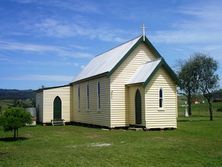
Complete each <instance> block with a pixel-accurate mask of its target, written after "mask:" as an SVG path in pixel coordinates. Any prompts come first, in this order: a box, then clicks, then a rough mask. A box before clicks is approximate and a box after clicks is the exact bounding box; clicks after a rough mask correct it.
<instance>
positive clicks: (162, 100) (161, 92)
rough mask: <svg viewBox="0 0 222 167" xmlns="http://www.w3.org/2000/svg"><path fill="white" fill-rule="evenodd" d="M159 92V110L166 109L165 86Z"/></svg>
mask: <svg viewBox="0 0 222 167" xmlns="http://www.w3.org/2000/svg"><path fill="white" fill-rule="evenodd" d="M158 94H159V98H158V106H159V110H163V109H164V105H163V102H164V94H163V88H160V89H159V92H158Z"/></svg>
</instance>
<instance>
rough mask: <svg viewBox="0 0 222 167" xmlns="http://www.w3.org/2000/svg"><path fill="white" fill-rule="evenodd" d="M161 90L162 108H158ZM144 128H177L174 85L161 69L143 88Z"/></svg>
mask: <svg viewBox="0 0 222 167" xmlns="http://www.w3.org/2000/svg"><path fill="white" fill-rule="evenodd" d="M160 88H162V90H163V107H162V108H159V90H160ZM145 102H146V103H145V113H146V115H145V119H146V128H148V129H151V128H176V127H177V120H176V117H177V92H176V84H175V82H174V81H173V80H172V79H171V78H170V76H169V75H168V74H167V72H166V71H165V69H164V68H163V67H161V68H160V69H159V70H158V71H157V72H156V73H155V75H154V76H153V78H152V79H151V80H150V82H149V83H148V85H147V86H146V87H145Z"/></svg>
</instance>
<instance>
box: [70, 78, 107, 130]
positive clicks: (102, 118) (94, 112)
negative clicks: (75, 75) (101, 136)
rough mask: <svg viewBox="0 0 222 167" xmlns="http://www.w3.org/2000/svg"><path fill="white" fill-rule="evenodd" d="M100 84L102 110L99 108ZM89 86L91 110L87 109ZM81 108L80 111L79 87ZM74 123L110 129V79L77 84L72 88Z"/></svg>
mask: <svg viewBox="0 0 222 167" xmlns="http://www.w3.org/2000/svg"><path fill="white" fill-rule="evenodd" d="M98 82H100V109H98V107H97V84H98ZM87 84H88V85H89V109H88V108H87V92H86V91H87ZM79 86H80V108H79V110H78V87H79ZM72 94H73V102H72V103H73V104H72V105H73V121H74V122H81V123H87V124H94V125H100V126H107V127H110V84H109V78H108V77H101V78H96V79H92V80H89V81H85V82H81V83H76V84H74V85H73V88H72Z"/></svg>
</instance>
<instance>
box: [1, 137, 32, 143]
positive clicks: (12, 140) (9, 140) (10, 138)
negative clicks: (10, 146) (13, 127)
mask: <svg viewBox="0 0 222 167" xmlns="http://www.w3.org/2000/svg"><path fill="white" fill-rule="evenodd" d="M28 139H29V138H27V137H18V138H17V139H14V138H13V137H2V138H0V141H3V142H16V141H23V140H28Z"/></svg>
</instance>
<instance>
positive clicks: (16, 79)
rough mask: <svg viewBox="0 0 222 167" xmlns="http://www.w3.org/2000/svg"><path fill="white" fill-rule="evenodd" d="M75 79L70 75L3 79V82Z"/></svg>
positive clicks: (24, 76)
mask: <svg viewBox="0 0 222 167" xmlns="http://www.w3.org/2000/svg"><path fill="white" fill-rule="evenodd" d="M72 79H73V76H69V75H36V74H30V75H23V76H14V77H1V80H14V81H20V80H22V81H62V82H70V81H71V80H72Z"/></svg>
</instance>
